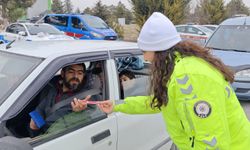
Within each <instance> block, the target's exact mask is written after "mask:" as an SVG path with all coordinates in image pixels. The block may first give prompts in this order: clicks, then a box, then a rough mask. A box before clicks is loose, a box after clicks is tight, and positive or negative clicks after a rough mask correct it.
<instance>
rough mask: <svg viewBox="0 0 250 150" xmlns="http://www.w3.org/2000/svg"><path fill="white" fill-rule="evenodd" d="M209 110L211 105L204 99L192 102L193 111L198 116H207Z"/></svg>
mask: <svg viewBox="0 0 250 150" xmlns="http://www.w3.org/2000/svg"><path fill="white" fill-rule="evenodd" d="M211 111H212V109H211V106H210V104H209V103H208V102H206V101H198V102H196V103H195V104H194V112H195V114H196V115H197V116H198V117H200V118H207V117H208V116H209V115H210V113H211Z"/></svg>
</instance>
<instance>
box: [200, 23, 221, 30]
mask: <svg viewBox="0 0 250 150" xmlns="http://www.w3.org/2000/svg"><path fill="white" fill-rule="evenodd" d="M202 26H203V27H206V28H208V29H210V30H212V31H215V30H216V29H217V28H218V25H214V24H204V25H202Z"/></svg>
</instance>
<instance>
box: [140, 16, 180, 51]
mask: <svg viewBox="0 0 250 150" xmlns="http://www.w3.org/2000/svg"><path fill="white" fill-rule="evenodd" d="M180 41H181V37H180V35H179V34H178V33H177V31H176V28H175V26H174V24H173V23H172V22H171V21H170V20H169V19H168V18H167V17H166V16H165V15H163V14H162V13H159V12H154V13H153V14H152V15H151V16H150V17H149V18H148V20H147V21H146V22H145V23H144V25H143V27H142V29H141V32H140V35H139V37H138V39H137V42H138V46H139V48H140V49H142V50H143V51H164V50H167V49H169V48H171V47H173V46H174V45H176V44H177V43H179V42H180Z"/></svg>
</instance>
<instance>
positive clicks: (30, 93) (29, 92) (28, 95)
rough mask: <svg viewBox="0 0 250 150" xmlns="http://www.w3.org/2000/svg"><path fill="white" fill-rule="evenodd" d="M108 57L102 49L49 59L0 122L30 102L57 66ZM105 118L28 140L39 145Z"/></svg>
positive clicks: (13, 115) (105, 59)
mask: <svg viewBox="0 0 250 150" xmlns="http://www.w3.org/2000/svg"><path fill="white" fill-rule="evenodd" d="M108 59H109V55H108V51H106V50H104V51H98V52H87V53H80V54H72V55H67V56H62V57H59V58H57V59H55V60H53V61H51V62H50V63H49V64H48V65H47V67H46V68H44V70H43V71H42V72H41V74H40V75H39V76H37V79H36V80H34V81H33V82H32V84H31V86H29V87H28V88H27V89H25V90H24V92H23V94H22V95H21V96H20V97H19V98H17V100H16V102H15V103H14V104H13V105H12V106H11V109H8V110H7V111H6V112H5V113H4V115H3V116H2V117H1V118H0V120H1V121H0V122H6V121H7V120H9V119H11V118H13V117H15V116H16V115H18V114H19V113H20V112H21V111H22V110H23V109H24V108H25V107H26V106H27V104H28V103H30V102H31V101H32V100H33V99H34V97H35V96H37V94H38V93H39V92H40V91H41V89H42V88H44V87H45V86H46V84H47V83H48V82H49V81H50V79H51V78H52V77H53V76H54V75H55V74H56V72H57V71H58V69H59V68H62V67H64V66H66V65H70V64H76V63H81V62H86V61H101V60H102V61H104V62H106V61H107V60H108ZM105 67H106V65H105V64H104V71H106V70H107V68H105ZM55 68H56V69H55ZM104 74H106V78H107V76H108V74H107V73H105V72H104ZM44 76H46V77H48V78H47V79H44V78H43V77H44ZM45 80H46V81H45ZM105 80H106V79H105ZM35 85H40V86H35ZM104 86H105V89H106V91H105V92H106V93H107V94H106V96H108V97H109V94H108V92H107V91H108V90H109V89H108V88H109V86H108V83H106V85H104ZM24 101H25V102H24ZM20 103H21V104H20ZM23 104H24V105H23ZM20 105H22V107H20ZM18 106H19V107H18ZM11 110H16V111H15V112H13V111H11ZM105 118H107V116H100V117H99V118H96V120H93V122H87V123H85V124H83V125H80V126H77V127H74V128H71V129H68V130H65V131H64V132H61V133H58V134H56V135H53V136H51V137H48V138H46V139H42V140H37V141H30V142H31V144H32V146H36V145H40V144H43V143H46V142H48V141H50V140H52V139H55V138H57V137H61V136H63V135H66V134H68V133H71V132H73V131H75V130H77V129H80V128H82V127H84V126H86V125H89V124H92V123H94V122H96V121H99V120H103V119H105Z"/></svg>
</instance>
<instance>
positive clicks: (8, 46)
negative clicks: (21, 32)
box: [6, 40, 16, 49]
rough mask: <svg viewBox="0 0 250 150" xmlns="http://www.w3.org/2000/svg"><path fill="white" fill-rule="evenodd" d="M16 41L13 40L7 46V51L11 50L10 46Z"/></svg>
mask: <svg viewBox="0 0 250 150" xmlns="http://www.w3.org/2000/svg"><path fill="white" fill-rule="evenodd" d="M15 41H16V40H13V41H11V42H10V43H8V44H7V45H6V49H9V48H11V46H10V45H11V44H12V43H14V42H15Z"/></svg>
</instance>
